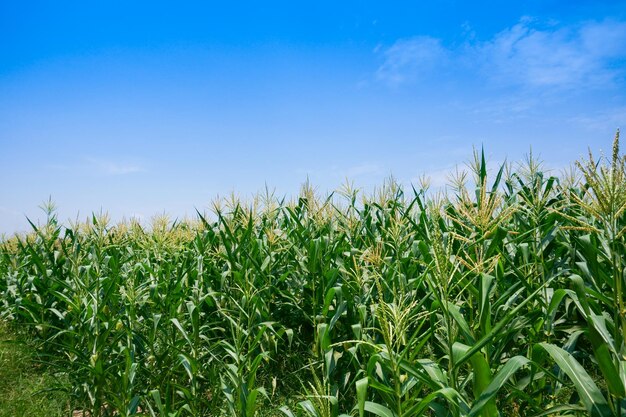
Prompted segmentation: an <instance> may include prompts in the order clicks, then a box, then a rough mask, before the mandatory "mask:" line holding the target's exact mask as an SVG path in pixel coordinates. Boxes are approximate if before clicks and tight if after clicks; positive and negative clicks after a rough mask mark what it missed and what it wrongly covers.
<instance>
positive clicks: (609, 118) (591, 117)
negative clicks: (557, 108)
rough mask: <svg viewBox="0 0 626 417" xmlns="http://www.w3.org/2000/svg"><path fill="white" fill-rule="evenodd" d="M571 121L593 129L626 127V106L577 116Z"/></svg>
mask: <svg viewBox="0 0 626 417" xmlns="http://www.w3.org/2000/svg"><path fill="white" fill-rule="evenodd" d="M570 121H571V122H574V123H576V124H578V125H580V126H582V127H584V128H585V129H588V130H591V131H598V130H605V129H607V128H608V129H617V128H618V127H622V128H626V106H618V107H615V108H609V109H608V110H604V111H599V112H595V113H591V114H585V115H580V116H576V117H573V118H572V119H570Z"/></svg>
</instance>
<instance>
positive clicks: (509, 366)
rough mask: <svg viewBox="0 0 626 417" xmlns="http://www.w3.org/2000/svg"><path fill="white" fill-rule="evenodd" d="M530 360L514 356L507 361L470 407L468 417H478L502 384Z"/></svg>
mask: <svg viewBox="0 0 626 417" xmlns="http://www.w3.org/2000/svg"><path fill="white" fill-rule="evenodd" d="M529 362H530V360H528V359H527V358H525V357H523V356H515V357H513V358H511V359H509V360H508V361H507V363H506V364H505V365H504V366H503V367H502V369H500V371H498V373H497V374H496V375H495V376H494V377H493V379H492V381H491V383H490V384H489V385H488V386H487V388H485V390H484V391H483V392H482V394H481V395H480V397H479V398H478V400H477V401H476V402H475V403H474V405H473V406H472V409H471V410H470V413H469V417H472V416H475V415H478V414H479V413H481V412H482V410H483V408H484V407H485V406H486V405H487V404H488V403H489V401H490V400H491V399H492V398H493V397H494V396H495V395H496V394H497V393H498V391H500V389H501V388H502V387H503V386H504V384H505V383H506V382H507V381H508V380H509V378H511V377H512V376H513V374H515V372H517V370H518V369H519V368H521V367H522V366H524V365H526V364H527V363H529Z"/></svg>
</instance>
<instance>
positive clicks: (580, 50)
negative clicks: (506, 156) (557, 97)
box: [470, 18, 626, 88]
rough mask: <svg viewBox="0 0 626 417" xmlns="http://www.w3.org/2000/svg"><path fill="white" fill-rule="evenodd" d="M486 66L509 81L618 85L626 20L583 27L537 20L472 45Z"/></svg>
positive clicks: (625, 44) (497, 77)
mask: <svg viewBox="0 0 626 417" xmlns="http://www.w3.org/2000/svg"><path fill="white" fill-rule="evenodd" d="M470 58H472V59H474V60H476V62H481V63H482V65H481V70H482V71H483V72H484V73H486V74H488V75H489V76H491V78H492V79H495V80H497V81H499V82H503V83H517V84H522V85H526V86H531V87H543V86H559V87H582V88H584V87H598V86H603V85H606V84H607V83H612V82H613V81H615V80H616V78H617V77H618V76H619V75H620V73H622V72H623V68H622V69H619V68H618V67H616V66H614V65H612V64H614V63H615V62H616V61H619V60H620V59H623V58H626V23H625V22H616V21H604V22H589V23H585V24H582V25H578V26H566V27H560V26H558V25H549V26H546V27H541V26H540V24H539V23H538V22H536V21H534V20H533V19H529V18H524V19H522V20H521V21H520V22H519V23H518V24H516V25H514V26H513V27H511V28H508V29H506V30H504V31H502V32H500V33H498V34H497V35H496V36H495V37H494V38H493V39H492V40H490V41H488V42H485V43H482V44H477V45H474V46H471V47H470Z"/></svg>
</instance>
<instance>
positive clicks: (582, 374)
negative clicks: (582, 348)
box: [535, 342, 612, 417]
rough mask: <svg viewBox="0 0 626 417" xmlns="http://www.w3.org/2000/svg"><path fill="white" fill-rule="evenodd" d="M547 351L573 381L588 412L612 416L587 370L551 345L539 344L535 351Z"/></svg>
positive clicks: (561, 350) (597, 416)
mask: <svg viewBox="0 0 626 417" xmlns="http://www.w3.org/2000/svg"><path fill="white" fill-rule="evenodd" d="M537 348H541V349H543V350H545V351H546V352H547V353H548V354H549V355H550V356H551V357H552V359H553V360H554V361H555V362H556V364H557V365H558V366H559V368H561V369H562V370H563V372H565V374H566V375H567V376H568V377H569V378H570V379H571V380H572V382H573V383H574V386H575V387H576V391H577V392H578V395H579V396H580V399H581V400H582V402H583V404H584V405H585V408H586V409H587V412H588V413H590V414H591V416H593V417H600V416H602V417H603V416H607V417H609V416H611V415H612V413H611V409H610V408H609V405H608V404H607V402H606V399H605V398H604V396H603V395H602V392H601V391H600V389H599V388H598V386H597V385H596V384H595V382H593V379H591V377H590V376H589V374H588V373H587V371H585V368H583V367H582V366H581V365H580V363H578V361H577V360H576V359H575V358H574V357H573V356H572V355H571V354H570V353H569V352H567V351H565V350H563V349H561V348H560V347H558V346H555V345H553V344H550V343H545V342H543V343H539V344H537V345H535V349H537Z"/></svg>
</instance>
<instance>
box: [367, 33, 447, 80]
mask: <svg viewBox="0 0 626 417" xmlns="http://www.w3.org/2000/svg"><path fill="white" fill-rule="evenodd" d="M448 53H449V51H448V50H447V49H446V48H444V47H443V45H442V43H441V40H439V39H436V38H433V37H430V36H418V37H415V38H410V39H400V40H398V41H397V42H396V43H394V44H393V45H392V46H391V47H389V48H387V49H384V50H383V51H382V54H383V56H384V57H385V59H384V62H383V64H382V65H381V66H380V67H379V68H378V70H377V72H376V77H377V78H378V79H379V80H382V81H385V82H388V83H390V84H401V83H403V82H406V81H409V80H414V79H416V78H420V77H423V76H425V75H426V74H428V73H429V72H430V71H432V70H433V69H434V68H437V67H439V66H441V65H443V64H445V62H446V61H447V58H448Z"/></svg>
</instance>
